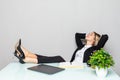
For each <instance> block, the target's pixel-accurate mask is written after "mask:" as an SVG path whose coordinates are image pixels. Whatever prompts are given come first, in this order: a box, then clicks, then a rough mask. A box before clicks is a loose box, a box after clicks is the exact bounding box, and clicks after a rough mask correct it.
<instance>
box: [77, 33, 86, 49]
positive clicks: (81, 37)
mask: <svg viewBox="0 0 120 80" xmlns="http://www.w3.org/2000/svg"><path fill="white" fill-rule="evenodd" d="M85 35H86V33H76V34H75V40H76V44H77V47H82V46H83V45H84V44H83V42H82V40H81V39H85Z"/></svg>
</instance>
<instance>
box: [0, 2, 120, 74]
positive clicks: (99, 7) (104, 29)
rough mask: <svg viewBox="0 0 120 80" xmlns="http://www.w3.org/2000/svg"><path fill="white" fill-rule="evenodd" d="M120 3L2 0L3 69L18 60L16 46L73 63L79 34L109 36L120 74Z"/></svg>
mask: <svg viewBox="0 0 120 80" xmlns="http://www.w3.org/2000/svg"><path fill="white" fill-rule="evenodd" d="M119 4H120V0H0V69H2V68H3V67H5V66H6V65H7V64H8V63H10V62H12V61H15V60H17V59H16V58H15V57H14V56H13V52H14V45H15V43H16V42H17V41H18V39H19V38H21V39H22V44H23V45H24V47H26V48H28V49H29V50H31V51H32V52H34V53H38V54H43V55H50V56H52V55H61V56H63V57H64V58H65V59H66V60H67V61H69V60H70V58H71V56H72V54H73V52H74V50H75V49H76V44H75V39H74V35H75V33H76V32H87V33H88V32H91V31H96V32H98V33H100V34H101V33H106V34H108V35H109V40H108V42H107V43H106V45H105V48H106V49H107V51H109V52H110V54H111V55H112V56H113V58H114V60H115V63H116V64H115V66H114V70H115V71H116V72H117V73H118V74H119V75H120V69H119V65H120V49H119V45H120V44H119V43H120V42H119V41H120V37H119V34H120V31H119V29H120V28H119V26H120V5H119Z"/></svg>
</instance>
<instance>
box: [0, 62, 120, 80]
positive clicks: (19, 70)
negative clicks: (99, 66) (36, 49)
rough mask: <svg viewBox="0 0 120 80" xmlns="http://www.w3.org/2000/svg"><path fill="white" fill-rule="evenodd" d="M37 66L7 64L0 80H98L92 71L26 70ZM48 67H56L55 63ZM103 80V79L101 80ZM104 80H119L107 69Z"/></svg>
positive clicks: (0, 72)
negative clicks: (55, 71)
mask: <svg viewBox="0 0 120 80" xmlns="http://www.w3.org/2000/svg"><path fill="white" fill-rule="evenodd" d="M35 65H38V64H30V63H27V64H20V63H18V62H13V63H10V64H8V65H7V66H6V67H5V68H4V69H2V70H1V71H0V80H100V79H99V78H98V77H97V76H96V74H95V71H94V70H93V69H91V68H90V67H87V66H86V67H85V68H84V69H66V70H64V71H61V72H58V73H56V74H53V75H48V74H44V73H40V72H35V71H30V70H28V69H27V68H28V67H31V66H35ZM48 65H53V66H58V64H57V63H52V64H48ZM102 80H103V79H102ZM104 80H120V77H119V76H118V75H117V74H116V73H115V72H114V71H113V70H112V69H109V72H108V75H107V77H106V78H105V79H104Z"/></svg>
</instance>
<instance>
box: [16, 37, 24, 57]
mask: <svg viewBox="0 0 120 80" xmlns="http://www.w3.org/2000/svg"><path fill="white" fill-rule="evenodd" d="M17 50H18V51H19V52H20V57H21V59H25V55H24V52H23V51H22V49H21V39H19V44H18V46H17Z"/></svg>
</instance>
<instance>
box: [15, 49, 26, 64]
mask: <svg viewBox="0 0 120 80" xmlns="http://www.w3.org/2000/svg"><path fill="white" fill-rule="evenodd" d="M14 56H16V57H17V58H18V59H19V62H20V63H22V64H24V63H25V62H24V61H23V59H22V58H21V57H20V55H19V56H18V55H17V51H16V50H15V52H14Z"/></svg>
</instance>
